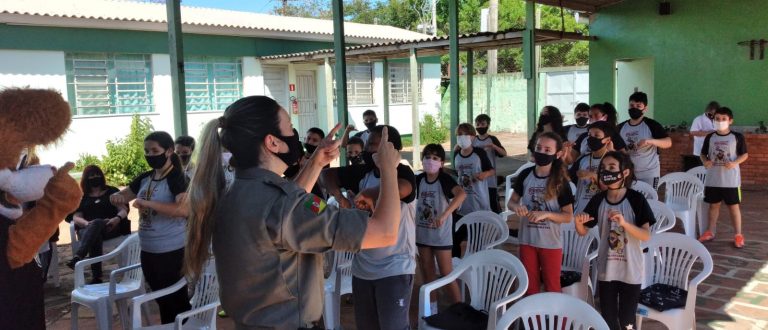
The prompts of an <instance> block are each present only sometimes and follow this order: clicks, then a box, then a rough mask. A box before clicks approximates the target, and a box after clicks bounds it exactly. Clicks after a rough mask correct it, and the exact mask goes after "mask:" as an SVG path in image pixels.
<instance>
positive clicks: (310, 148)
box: [304, 143, 317, 155]
mask: <svg viewBox="0 0 768 330" xmlns="http://www.w3.org/2000/svg"><path fill="white" fill-rule="evenodd" d="M304 149H307V153H308V154H310V155H311V154H313V153H315V150H317V146H313V145H311V144H309V143H304Z"/></svg>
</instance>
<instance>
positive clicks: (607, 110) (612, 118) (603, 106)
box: [590, 102, 619, 126]
mask: <svg viewBox="0 0 768 330" xmlns="http://www.w3.org/2000/svg"><path fill="white" fill-rule="evenodd" d="M591 109H595V110H597V111H600V113H602V114H604V115H605V116H606V117H608V119H607V120H606V121H608V122H609V123H611V125H613V126H616V123H617V121H618V120H619V117H618V113H617V112H616V107H614V106H613V104H611V103H610V102H605V103H595V104H593V105H592V107H591V108H590V110H591Z"/></svg>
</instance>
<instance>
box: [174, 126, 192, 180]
mask: <svg viewBox="0 0 768 330" xmlns="http://www.w3.org/2000/svg"><path fill="white" fill-rule="evenodd" d="M173 143H174V145H175V146H174V152H175V153H176V154H177V155H179V159H180V160H181V166H182V167H184V174H186V175H187V178H189V179H190V180H191V179H192V177H193V176H194V175H195V164H194V162H192V153H193V152H195V138H193V137H191V136H189V135H182V136H179V137H177V138H176V141H174V142H173Z"/></svg>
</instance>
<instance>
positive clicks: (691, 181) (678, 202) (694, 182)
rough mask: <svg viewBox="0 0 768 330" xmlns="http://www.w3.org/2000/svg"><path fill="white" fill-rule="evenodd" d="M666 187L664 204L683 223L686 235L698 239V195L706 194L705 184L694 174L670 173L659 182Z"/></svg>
mask: <svg viewBox="0 0 768 330" xmlns="http://www.w3.org/2000/svg"><path fill="white" fill-rule="evenodd" d="M662 185H663V186H664V189H665V190H664V203H665V204H667V206H669V208H671V209H672V211H674V212H675V216H676V217H678V218H680V220H681V221H682V222H683V227H684V229H685V234H686V235H688V236H689V237H692V238H696V219H695V218H696V209H697V203H696V199H697V198H698V197H697V195H698V194H701V193H703V192H704V184H702V183H701V181H700V180H699V179H698V178H697V177H696V176H694V175H693V174H689V173H683V172H676V173H669V174H667V175H665V176H663V177H661V180H659V187H661V186H662Z"/></svg>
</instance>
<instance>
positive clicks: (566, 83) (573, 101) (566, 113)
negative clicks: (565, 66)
mask: <svg viewBox="0 0 768 330" xmlns="http://www.w3.org/2000/svg"><path fill="white" fill-rule="evenodd" d="M582 102H583V103H588V102H589V71H585V70H579V71H559V72H547V81H546V105H553V106H555V107H557V108H558V109H560V113H561V114H562V115H563V121H564V125H569V124H573V123H574V119H573V109H574V108H575V107H576V105H577V104H579V103H582Z"/></svg>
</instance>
